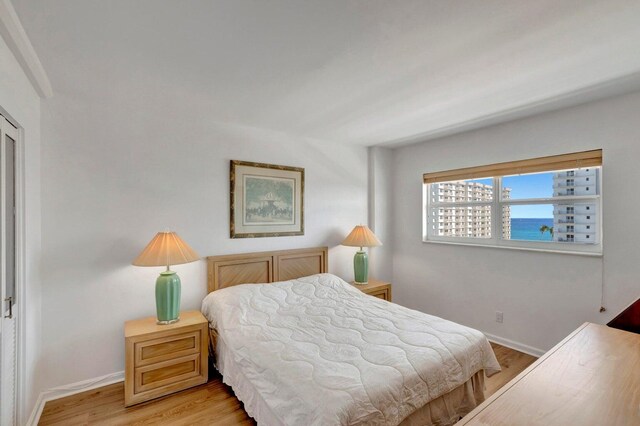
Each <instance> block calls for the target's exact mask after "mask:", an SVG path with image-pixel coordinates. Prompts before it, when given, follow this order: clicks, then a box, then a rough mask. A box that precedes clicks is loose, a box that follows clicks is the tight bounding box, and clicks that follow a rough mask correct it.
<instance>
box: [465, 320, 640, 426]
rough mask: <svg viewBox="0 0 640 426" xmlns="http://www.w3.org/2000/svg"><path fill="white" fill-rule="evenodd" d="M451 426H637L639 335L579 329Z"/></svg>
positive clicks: (603, 328) (594, 326) (639, 422)
mask: <svg viewBox="0 0 640 426" xmlns="http://www.w3.org/2000/svg"><path fill="white" fill-rule="evenodd" d="M457 425H469V426H471V425H492V426H498V425H545V426H547V425H559V426H560V425H562V426H565V425H594V426H595V425H597V426H602V425H607V426H609V425H635V426H637V425H640V335H638V334H634V333H629V332H627V331H621V330H616V329H613V328H609V327H607V326H604V325H598V324H592V323H584V324H583V325H582V326H580V327H579V328H578V329H577V330H576V331H574V332H573V333H571V334H570V335H569V336H567V338H565V339H564V340H563V341H562V342H560V343H558V344H557V345H556V346H555V347H554V348H553V349H551V350H550V351H549V352H547V353H546V354H544V355H543V356H542V357H540V359H538V360H537V361H536V362H534V363H533V364H531V366H529V368H527V369H526V370H524V371H523V372H522V373H520V374H519V375H518V376H517V377H516V378H515V379H513V380H512V381H510V382H509V383H507V384H506V385H505V386H504V387H503V388H502V389H500V390H499V391H498V392H496V393H495V394H494V395H492V396H491V397H490V398H489V399H487V400H486V401H485V402H484V403H482V404H481V405H479V406H478V407H476V409H475V410H473V411H472V412H471V413H469V414H467V415H466V416H465V417H464V418H463V419H462V420H461V421H460V422H459V423H457Z"/></svg>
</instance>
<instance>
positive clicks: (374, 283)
mask: <svg viewBox="0 0 640 426" xmlns="http://www.w3.org/2000/svg"><path fill="white" fill-rule="evenodd" d="M351 285H353V286H354V287H355V288H357V289H358V290H360V291H361V292H363V293H366V294H368V295H370V296H374V297H377V298H379V299H384V300H386V301H387V302H391V283H388V282H385V281H378V280H374V279H371V278H369V282H368V283H367V284H362V285H359V284H354V283H353V281H352V282H351Z"/></svg>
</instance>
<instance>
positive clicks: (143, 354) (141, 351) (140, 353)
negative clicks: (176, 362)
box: [134, 330, 202, 367]
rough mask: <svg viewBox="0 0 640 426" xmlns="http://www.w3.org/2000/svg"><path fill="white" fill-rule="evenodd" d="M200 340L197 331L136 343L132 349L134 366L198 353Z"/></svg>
mask: <svg viewBox="0 0 640 426" xmlns="http://www.w3.org/2000/svg"><path fill="white" fill-rule="evenodd" d="M201 338H202V336H200V330H198V331H194V332H191V333H176V334H175V335H172V336H166V337H161V338H159V339H153V340H147V341H143V342H137V343H136V344H135V349H134V351H135V365H136V367H141V366H144V365H149V364H155V363H157V362H162V361H167V360H171V359H175V358H180V357H183V356H186V355H191V354H195V353H198V352H199V351H200V339H201Z"/></svg>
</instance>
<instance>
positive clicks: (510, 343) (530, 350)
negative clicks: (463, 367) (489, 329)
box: [484, 333, 546, 358]
mask: <svg viewBox="0 0 640 426" xmlns="http://www.w3.org/2000/svg"><path fill="white" fill-rule="evenodd" d="M484 335H485V336H487V339H489V341H490V342H493V343H497V344H499V345H502V346H506V347H507V348H510V349H514V350H516V351H520V352H524V353H525V354H529V355H531V356H535V357H536V358H540V357H541V356H542V355H543V354H544V353H545V352H546V351H543V350H542V349H538V348H534V347H533V346H529V345H525V344H524V343H520V342H516V341H515V340H510V339H505V338H504V337H500V336H496V335H495V334H491V333H484Z"/></svg>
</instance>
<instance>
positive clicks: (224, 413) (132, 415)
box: [39, 343, 536, 425]
mask: <svg viewBox="0 0 640 426" xmlns="http://www.w3.org/2000/svg"><path fill="white" fill-rule="evenodd" d="M491 346H493V350H494V351H495V353H496V357H497V358H498V361H499V362H500V365H501V366H502V372H500V373H498V374H496V375H494V376H493V377H490V378H489V379H487V381H486V385H487V392H486V394H487V397H489V396H490V395H491V394H493V393H494V392H495V391H497V390H498V389H500V388H501V387H502V386H504V385H505V384H506V383H507V382H508V381H509V380H511V379H513V378H514V377H515V376H517V375H518V374H519V373H520V372H521V371H522V370H524V369H525V368H527V367H528V366H529V365H530V364H531V363H532V362H534V361H535V360H536V358H535V357H532V356H530V355H527V354H524V353H522V352H518V351H515V350H513V349H509V348H505V347H504V346H500V345H497V344H493V343H492V344H491ZM39 424H41V425H87V424H91V425H151V424H171V425H255V422H254V421H253V419H251V418H250V417H249V416H247V414H246V413H245V411H244V409H243V407H242V403H241V402H240V401H238V400H237V399H236V397H235V396H234V395H233V392H232V391H231V388H229V387H228V386H226V385H224V384H223V383H222V380H221V378H220V375H218V373H217V372H215V370H214V373H213V374H212V377H211V380H209V382H208V383H206V384H204V385H200V386H197V387H195V388H192V389H188V390H185V391H182V392H178V393H176V394H173V395H169V396H166V397H164V398H159V399H156V400H154V401H149V402H145V403H142V404H139V405H136V406H133V407H129V408H125V406H124V384H123V383H116V384H113V385H109V386H104V387H102V388H99V389H94V390H91V391H87V392H83V393H79V394H76V395H72V396H69V397H66V398H61V399H57V400H54V401H50V402H47V404H46V405H45V407H44V411H43V412H42V416H41V417H40V423H39Z"/></svg>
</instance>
